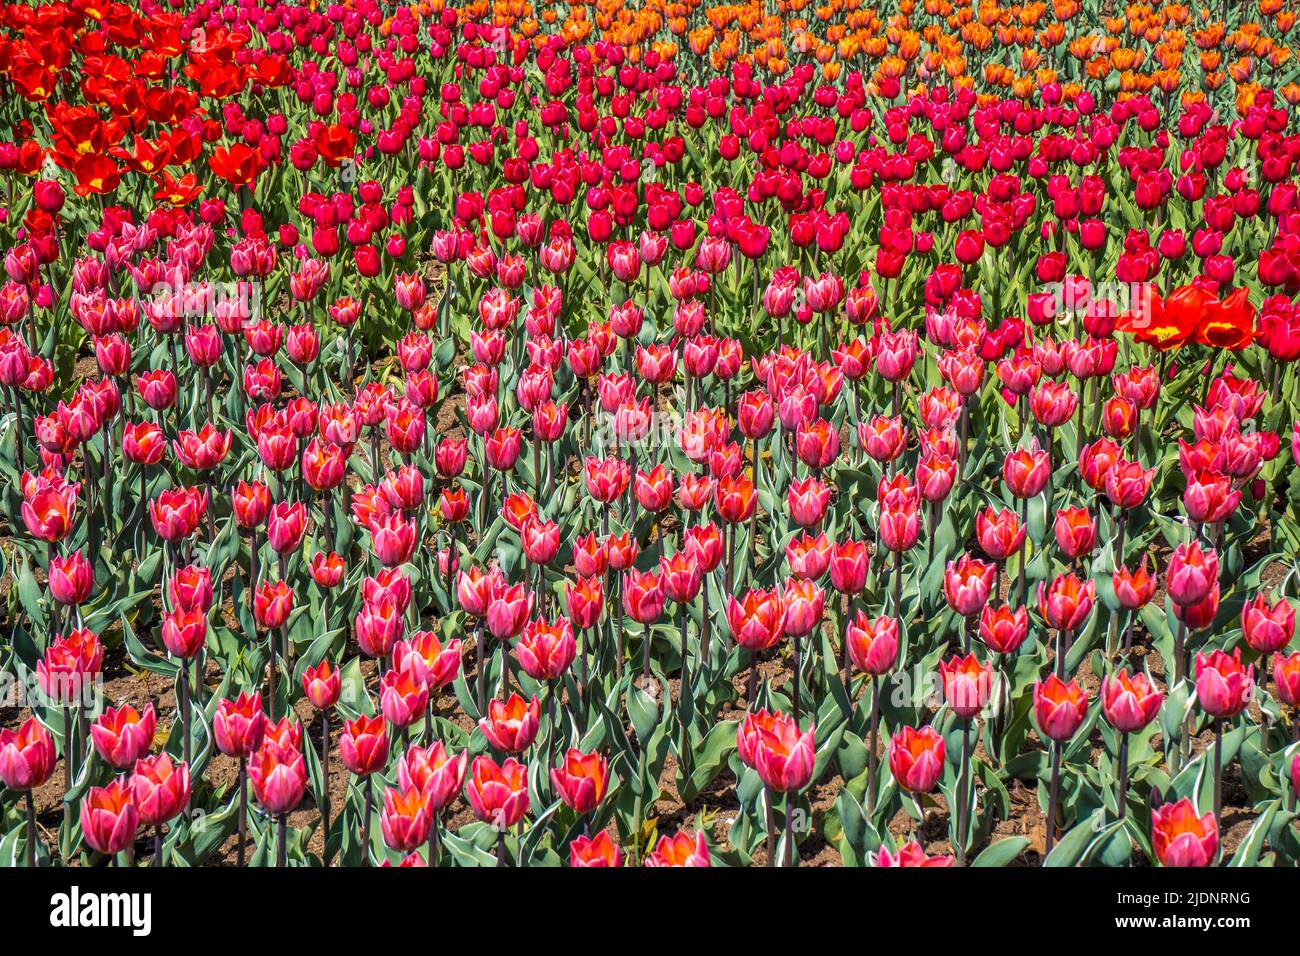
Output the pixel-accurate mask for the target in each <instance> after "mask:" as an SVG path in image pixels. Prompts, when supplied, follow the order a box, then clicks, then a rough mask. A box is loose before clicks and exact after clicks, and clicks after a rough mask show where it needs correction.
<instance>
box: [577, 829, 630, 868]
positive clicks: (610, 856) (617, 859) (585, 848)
mask: <svg viewBox="0 0 1300 956" xmlns="http://www.w3.org/2000/svg"><path fill="white" fill-rule="evenodd" d="M622 865H623V851H622V849H621V848H620V847H619V845H618V844H617V843H615V842H614V841H613V840H612V839H610V836H609V833H608V832H607V831H605V830H601V831H600V832H599V833H597V834H596V835H595V836H594V837H590V836H586V835H583V836H580V837H578V838H577V839H576V840H574V841H573V842H572V843H570V844H569V866H572V867H620V866H622Z"/></svg>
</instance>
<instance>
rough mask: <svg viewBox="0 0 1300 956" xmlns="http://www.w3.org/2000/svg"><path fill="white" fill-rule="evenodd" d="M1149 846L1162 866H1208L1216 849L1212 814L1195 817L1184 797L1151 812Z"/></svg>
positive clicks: (1216, 832) (1215, 823) (1190, 803)
mask: <svg viewBox="0 0 1300 956" xmlns="http://www.w3.org/2000/svg"><path fill="white" fill-rule="evenodd" d="M1151 845H1152V847H1153V848H1154V849H1155V851H1156V857H1157V858H1158V859H1159V860H1160V862H1161V864H1162V865H1164V866H1210V865H1211V864H1212V863H1213V862H1214V859H1215V857H1216V856H1217V855H1218V852H1219V824H1218V821H1217V820H1216V819H1215V816H1214V814H1213V813H1207V814H1205V815H1204V816H1198V815H1197V813H1196V808H1195V807H1194V806H1193V805H1192V801H1191V800H1189V799H1188V798H1187V797H1183V799H1181V800H1179V801H1178V802H1177V803H1167V804H1165V805H1164V806H1162V807H1155V808H1154V809H1153V810H1152V811H1151Z"/></svg>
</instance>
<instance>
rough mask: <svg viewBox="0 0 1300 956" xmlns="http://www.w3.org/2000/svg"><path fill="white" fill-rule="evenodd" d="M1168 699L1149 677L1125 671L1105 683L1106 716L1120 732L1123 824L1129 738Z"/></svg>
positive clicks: (1118, 798)
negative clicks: (1130, 675) (1131, 674)
mask: <svg viewBox="0 0 1300 956" xmlns="http://www.w3.org/2000/svg"><path fill="white" fill-rule="evenodd" d="M1164 699H1165V695H1164V694H1162V693H1161V692H1160V691H1159V690H1157V689H1156V688H1155V686H1154V685H1153V684H1152V683H1151V680H1150V678H1148V677H1147V675H1146V674H1141V673H1135V674H1134V675H1133V676H1132V677H1129V674H1128V670H1127V669H1125V668H1121V669H1120V670H1118V671H1117V672H1116V673H1115V674H1114V675H1112V676H1109V677H1107V678H1105V679H1104V680H1103V681H1102V682H1101V706H1102V713H1104V714H1105V715H1106V720H1108V721H1109V722H1110V724H1111V726H1112V727H1114V728H1115V729H1116V730H1118V731H1119V732H1120V743H1119V770H1118V771H1117V773H1116V776H1115V797H1116V802H1117V803H1118V804H1119V817H1120V819H1121V820H1122V819H1124V817H1125V815H1126V814H1127V812H1128V788H1129V781H1128V735H1129V734H1131V733H1136V732H1137V731H1139V730H1141V729H1142V728H1144V727H1146V726H1147V724H1149V723H1151V721H1153V720H1155V718H1156V714H1158V713H1159V712H1160V706H1161V705H1162V704H1163V703H1164Z"/></svg>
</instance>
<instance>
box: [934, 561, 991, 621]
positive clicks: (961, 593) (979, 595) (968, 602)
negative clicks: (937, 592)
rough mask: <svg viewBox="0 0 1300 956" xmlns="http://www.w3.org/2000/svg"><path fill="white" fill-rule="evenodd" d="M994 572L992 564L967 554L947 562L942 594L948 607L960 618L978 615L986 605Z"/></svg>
mask: <svg viewBox="0 0 1300 956" xmlns="http://www.w3.org/2000/svg"><path fill="white" fill-rule="evenodd" d="M994 570H995V569H994V567H993V565H992V564H989V563H988V562H986V561H981V560H979V559H978V558H972V557H971V556H970V555H968V554H964V555H962V556H961V557H960V558H958V559H957V560H956V561H949V562H948V564H947V566H946V567H945V569H944V575H943V593H944V597H945V598H947V601H948V606H949V607H951V608H952V609H953V610H954V611H956V612H957V613H958V614H960V615H961V616H962V617H973V616H975V615H976V614H978V613H979V612H980V609H981V608H982V607H984V605H985V604H987V603H988V599H989V591H990V590H991V589H992V587H993V578H994Z"/></svg>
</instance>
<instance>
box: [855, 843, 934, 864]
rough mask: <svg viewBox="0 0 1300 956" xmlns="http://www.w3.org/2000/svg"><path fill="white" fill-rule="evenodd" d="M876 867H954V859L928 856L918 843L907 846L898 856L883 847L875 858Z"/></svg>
mask: <svg viewBox="0 0 1300 956" xmlns="http://www.w3.org/2000/svg"><path fill="white" fill-rule="evenodd" d="M873 860H874V863H875V865H876V866H917V867H921V866H924V867H945V866H952V857H950V856H927V855H926V853H925V850H924V849H922V847H921V844H919V843H917V842H916V841H912V842H911V843H907V844H905V845H904V846H903V847H902V849H900V850H899V851H898V853H897V854H893V853H890V852H889V850H888V848H886V847H883V846H882V847H881V848H880V849H879V850H878V851H877V852H876V855H875V857H874V858H873Z"/></svg>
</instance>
